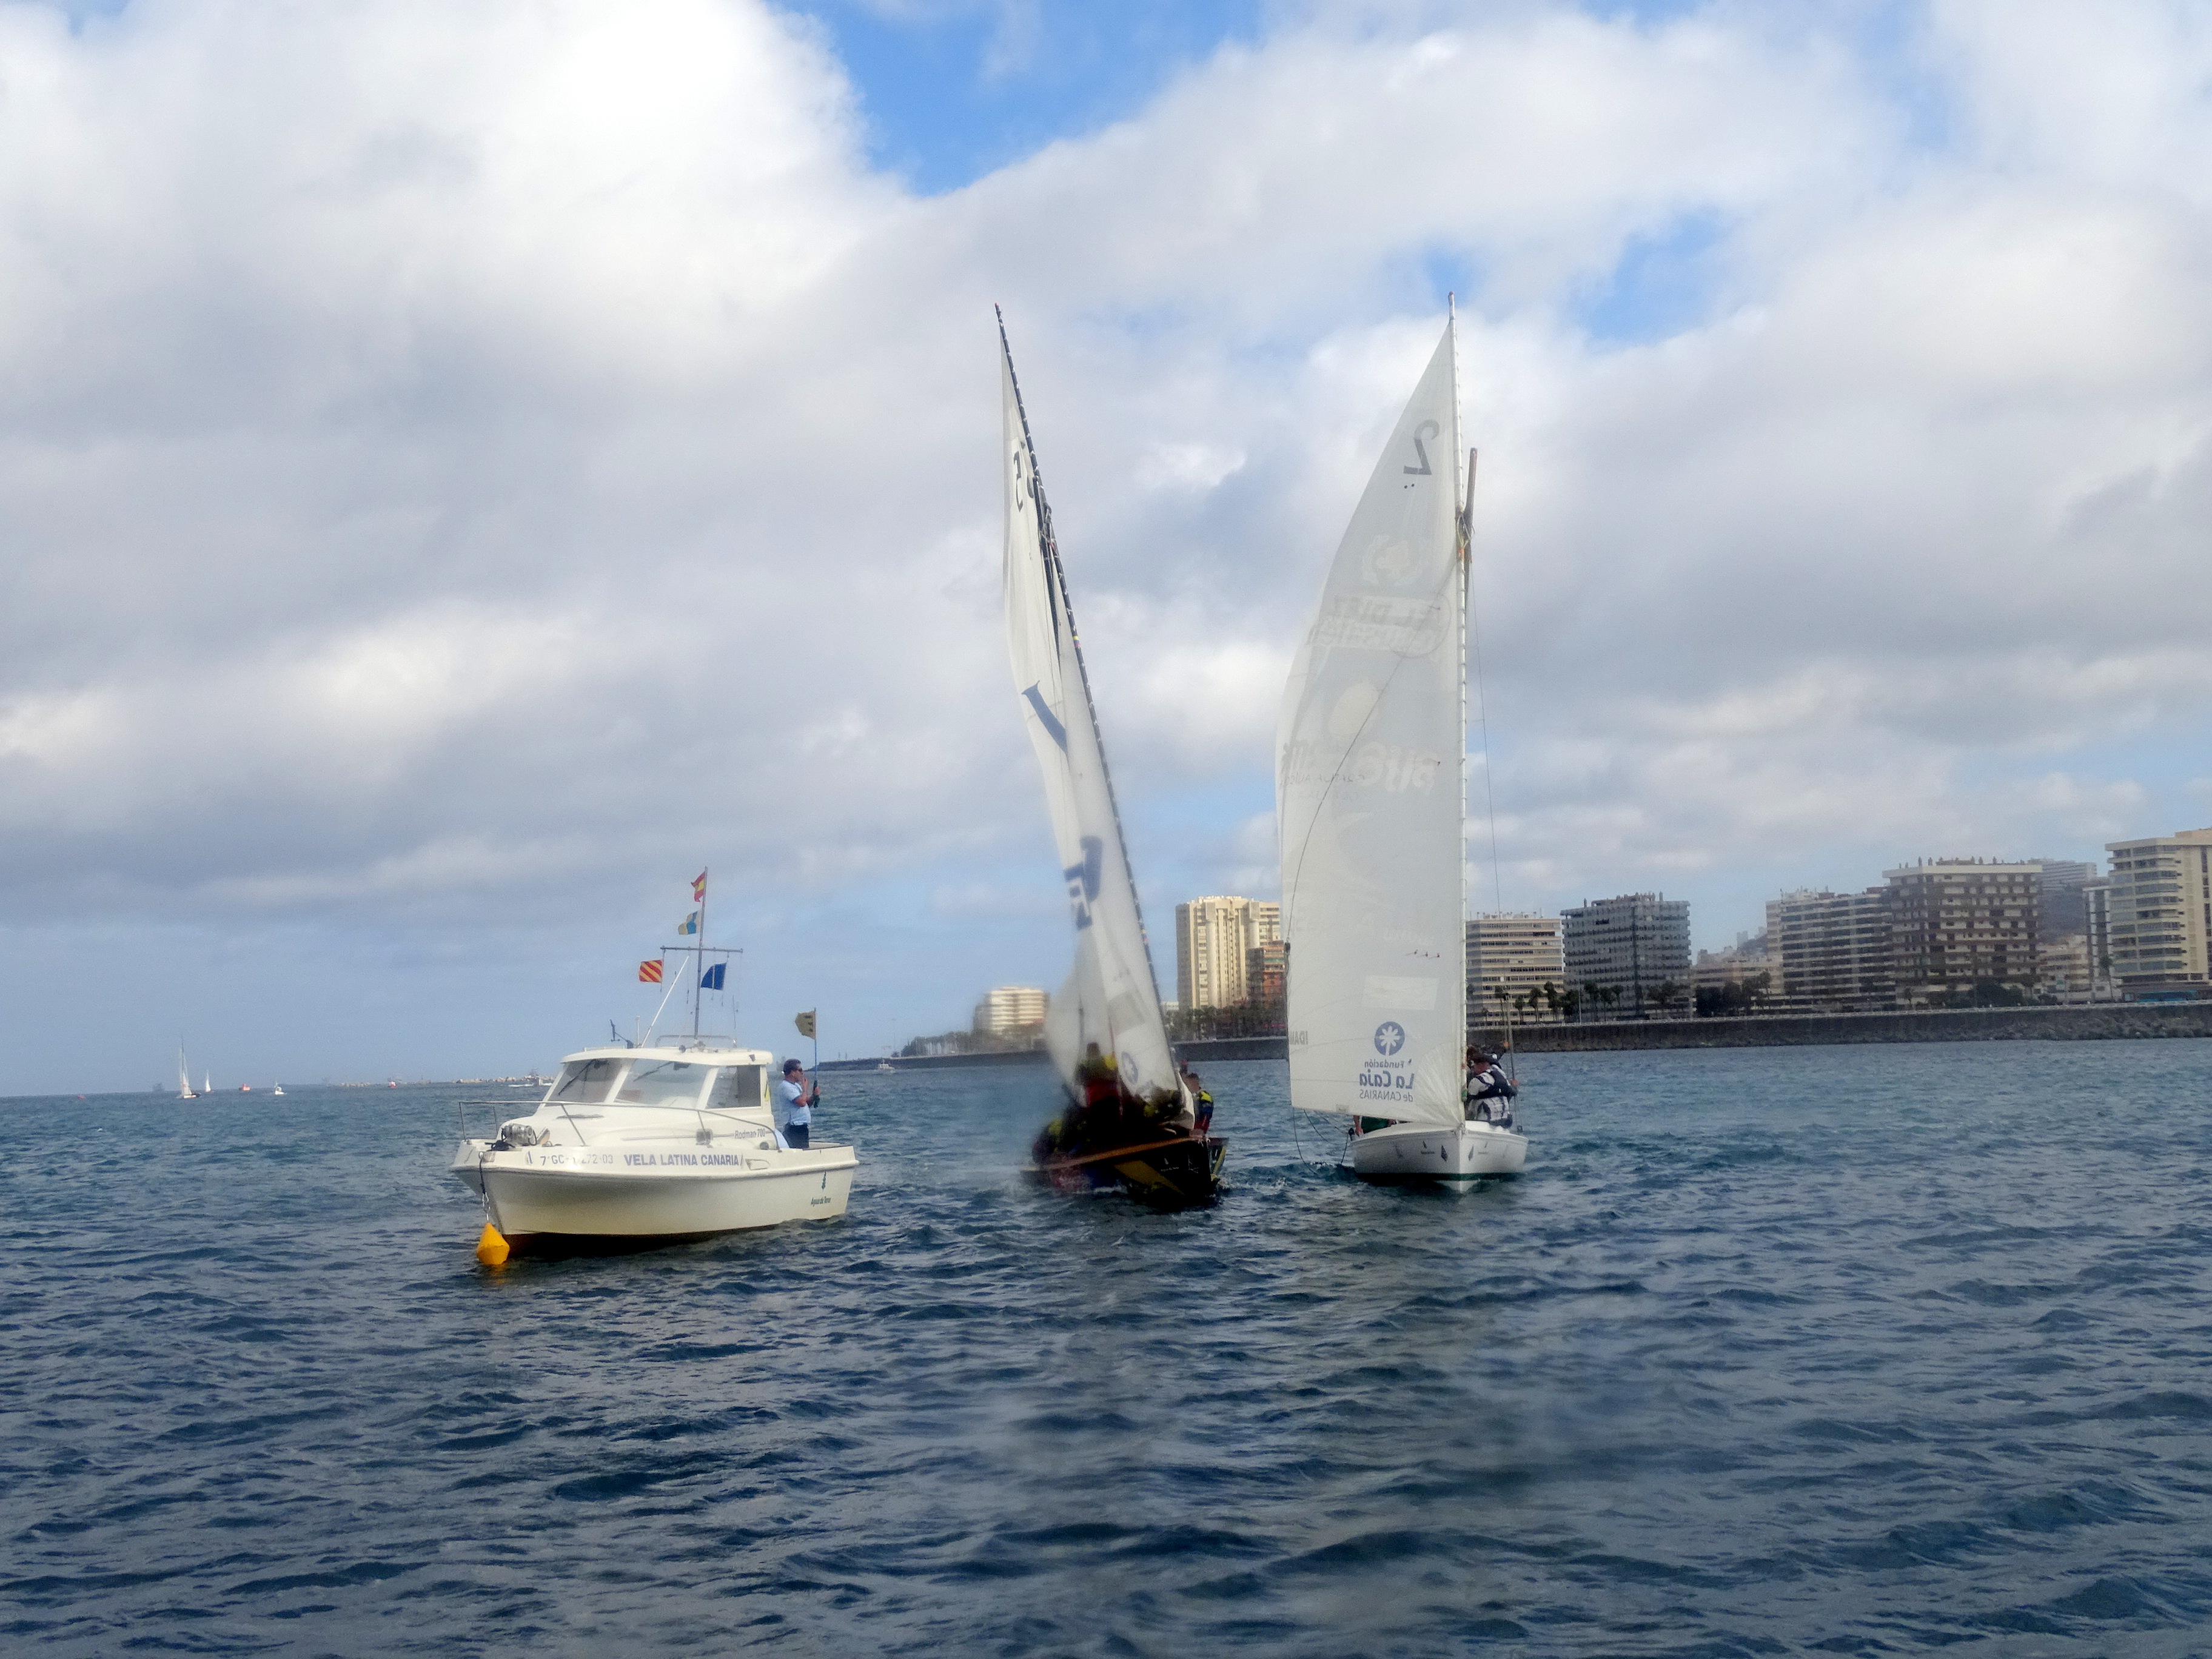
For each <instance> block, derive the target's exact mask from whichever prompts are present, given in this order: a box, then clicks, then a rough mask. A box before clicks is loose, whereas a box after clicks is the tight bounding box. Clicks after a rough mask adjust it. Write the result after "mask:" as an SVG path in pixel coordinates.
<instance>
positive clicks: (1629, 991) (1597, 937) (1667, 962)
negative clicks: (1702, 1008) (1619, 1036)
mask: <svg viewBox="0 0 2212 1659" xmlns="http://www.w3.org/2000/svg"><path fill="white" fill-rule="evenodd" d="M1559 920H1560V921H1561V922H1562V923H1564V924H1565V926H1564V927H1563V928H1562V930H1561V934H1562V937H1561V941H1560V943H1561V948H1562V950H1563V951H1564V953H1565V957H1566V971H1567V978H1568V979H1569V980H1570V981H1571V982H1572V983H1573V985H1574V987H1575V988H1576V990H1577V991H1579V992H1580V993H1581V994H1582V1008H1581V1012H1580V1014H1579V1016H1578V1018H1582V1019H1585V1020H1589V1019H1644V1018H1650V1016H1651V1015H1653V1014H1662V1013H1672V1012H1680V1011H1682V1010H1684V1009H1686V1008H1687V1007H1688V1006H1690V991H1689V985H1690V905H1689V901H1688V900H1686V899H1670V898H1668V896H1666V895H1665V894H1663V893H1624V894H1622V895H1621V896H1620V897H1618V898H1609V899H1591V900H1589V901H1588V902H1585V903H1583V904H1580V905H1577V907H1576V908H1573V909H1571V910H1563V911H1561V912H1560V913H1559Z"/></svg>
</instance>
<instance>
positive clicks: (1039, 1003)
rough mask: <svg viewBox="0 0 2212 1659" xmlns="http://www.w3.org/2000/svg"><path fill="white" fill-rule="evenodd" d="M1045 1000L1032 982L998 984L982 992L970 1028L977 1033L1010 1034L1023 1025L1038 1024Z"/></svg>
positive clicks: (1021, 1028)
mask: <svg viewBox="0 0 2212 1659" xmlns="http://www.w3.org/2000/svg"><path fill="white" fill-rule="evenodd" d="M1049 1000H1050V999H1049V998H1048V997H1047V996H1046V995H1045V994H1044V993H1043V992H1042V991H1041V990H1039V989H1037V987H1035V986H1033V985H1001V986H999V987H996V988H995V989H993V990H989V991H986V992H985V993H984V994H983V1000H981V1002H979V1003H977V1004H976V1005H975V1025H974V1027H973V1029H974V1030H975V1031H976V1032H977V1033H978V1034H979V1035H988V1036H1012V1035H1013V1034H1014V1033H1015V1032H1017V1031H1019V1030H1024V1028H1026V1027H1030V1026H1036V1025H1042V1024H1044V1011H1045V1006H1046V1004H1047V1003H1048V1001H1049Z"/></svg>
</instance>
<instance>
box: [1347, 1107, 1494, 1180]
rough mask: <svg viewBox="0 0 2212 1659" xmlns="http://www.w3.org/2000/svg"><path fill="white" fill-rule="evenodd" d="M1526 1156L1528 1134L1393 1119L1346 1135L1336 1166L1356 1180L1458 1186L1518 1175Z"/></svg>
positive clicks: (1479, 1125)
mask: <svg viewBox="0 0 2212 1659" xmlns="http://www.w3.org/2000/svg"><path fill="white" fill-rule="evenodd" d="M1527 1163H1528V1136H1526V1135H1523V1134H1519V1133H1516V1132H1515V1131H1513V1130H1511V1129H1501V1128H1498V1127H1497V1126H1495V1125H1494V1124H1489V1123H1457V1124H1454V1123H1393V1124H1391V1125H1389V1127H1386V1128H1381V1129H1370V1130H1369V1131H1368V1132H1367V1133H1365V1134H1360V1135H1354V1136H1352V1140H1351V1146H1350V1149H1349V1150H1348V1151H1347V1152H1346V1154H1345V1159H1344V1164H1343V1165H1342V1167H1343V1168H1345V1169H1347V1170H1351V1171H1352V1174H1354V1175H1356V1176H1358V1177H1359V1178H1360V1179H1361V1180H1362V1181H1375V1182H1389V1183H1391V1184H1403V1183H1406V1182H1443V1183H1445V1184H1447V1185H1449V1186H1455V1187H1463V1186H1465V1185H1466V1184H1468V1182H1474V1181H1482V1180H1486V1179H1488V1178H1490V1177H1492V1176H1510V1175H1518V1174H1520V1173H1521V1170H1522V1167H1523V1166H1524V1165H1525V1164H1527Z"/></svg>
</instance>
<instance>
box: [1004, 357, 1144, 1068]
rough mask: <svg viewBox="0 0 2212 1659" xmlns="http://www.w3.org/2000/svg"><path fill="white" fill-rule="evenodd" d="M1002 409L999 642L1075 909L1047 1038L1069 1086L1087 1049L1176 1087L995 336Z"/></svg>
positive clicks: (1043, 510)
mask: <svg viewBox="0 0 2212 1659" xmlns="http://www.w3.org/2000/svg"><path fill="white" fill-rule="evenodd" d="M999 348H1000V379H1001V385H1002V389H1003V392H1004V398H1005V405H1006V450H1005V460H1006V644H1007V648H1008V650H1009V651H1010V653H1012V659H1013V668H1014V690H1015V691H1016V693H1017V694H1018V696H1020V698H1021V703H1022V716H1023V719H1024V721H1025V722H1026V723H1027V725H1028V726H1029V732H1030V742H1031V744H1033V745H1034V746H1035V747H1036V757H1037V764H1038V766H1039V768H1040V769H1042V771H1043V773H1044V793H1045V800H1046V802H1047V804H1048V805H1049V806H1050V808H1051V811H1052V833H1053V839H1054V842H1055V843H1056V844H1057V846H1058V848H1059V849H1060V873H1061V875H1062V876H1063V877H1064V878H1066V882H1067V896H1068V902H1069V905H1070V907H1071V908H1073V912H1074V917H1075V965H1074V967H1073V969H1071V970H1070V972H1069V974H1068V976H1067V982H1066V984H1064V985H1062V986H1061V987H1060V990H1059V991H1058V993H1056V994H1054V998H1053V1000H1052V1004H1051V1007H1050V1010H1049V1012H1048V1015H1047V1017H1046V1021H1045V1041H1046V1044H1047V1046H1048V1048H1050V1049H1051V1050H1052V1055H1053V1059H1054V1061H1055V1062H1056V1063H1057V1064H1058V1066H1059V1067H1060V1076H1061V1078H1062V1079H1064V1080H1066V1081H1067V1082H1068V1083H1069V1084H1070V1085H1073V1082H1074V1080H1075V1068H1076V1066H1077V1065H1078V1064H1079V1062H1080V1061H1081V1060H1082V1057H1083V1054H1084V1050H1085V1047H1086V1045H1088V1044H1090V1043H1093V1042H1095V1043H1097V1045H1098V1047H1099V1050H1100V1052H1101V1053H1102V1054H1111V1055H1113V1056H1114V1057H1115V1062H1116V1065H1117V1066H1118V1068H1119V1070H1120V1073H1121V1082H1122V1084H1123V1085H1125V1086H1126V1087H1127V1089H1128V1090H1129V1091H1131V1092H1132V1093H1133V1094H1135V1095H1137V1096H1139V1097H1156V1096H1158V1095H1159V1094H1162V1093H1173V1092H1175V1091H1177V1090H1178V1088H1179V1085H1178V1084H1177V1082H1176V1075H1175V1066H1174V1063H1173V1057H1172V1055H1171V1054H1170V1051H1169V1048H1168V1036H1167V1025H1166V1022H1165V1021H1164V1019H1163V1018H1161V1014H1160V996H1159V990H1158V987H1157V985H1156V984H1155V983H1154V981H1153V979H1152V957H1151V952H1150V951H1149V950H1148V948H1147V946H1146V939H1145V924H1144V919H1143V917H1142V915H1140V914H1139V910H1138V908H1137V889H1136V884H1135V883H1134V882H1133V880H1132V879H1131V878H1130V875H1129V856H1128V849H1127V848H1126V847H1125V846H1124V845H1123V843H1122V840H1121V817H1120V815H1119V813H1118V812H1117V811H1116V810H1115V804H1114V787H1113V783H1112V781H1111V780H1110V779H1109V777H1108V776H1107V774H1106V756H1105V751H1104V750H1103V748H1102V747H1101V746H1100V744H1099V741H1098V721H1097V714H1096V713H1095V712H1094V711H1093V709H1092V708H1091V687H1090V684H1089V681H1088V679H1087V678H1086V676H1085V672H1084V667H1083V650H1082V647H1081V646H1080V645H1079V643H1078V641H1077V639H1076V635H1075V621H1074V618H1073V616H1072V615H1071V613H1070V611H1069V610H1068V604H1067V586H1066V581H1065V580H1063V578H1062V576H1061V574H1060V552H1059V549H1058V547H1057V546H1056V545H1055V544H1054V540H1053V534H1052V509H1051V508H1050V507H1048V506H1047V505H1046V503H1045V497H1044V488H1043V486H1042V484H1041V483H1039V482H1038V479H1037V471H1036V449H1035V447H1033V446H1032V445H1031V444H1030V436H1029V422H1028V420H1027V417H1026V416H1024V413H1023V411H1022V404H1021V392H1020V390H1019V389H1018V387H1017V386H1015V384H1014V360H1013V354H1012V351H1011V350H1009V349H1007V346H1006V331H1005V329H1004V326H1003V325H1002V326H1001V327H1000V334H999Z"/></svg>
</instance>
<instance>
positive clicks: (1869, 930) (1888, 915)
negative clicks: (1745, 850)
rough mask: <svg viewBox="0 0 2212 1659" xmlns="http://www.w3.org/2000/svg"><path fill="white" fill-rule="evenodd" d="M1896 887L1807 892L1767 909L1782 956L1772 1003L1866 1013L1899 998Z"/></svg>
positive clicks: (1772, 947) (1771, 936)
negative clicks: (1893, 892)
mask: <svg viewBox="0 0 2212 1659" xmlns="http://www.w3.org/2000/svg"><path fill="white" fill-rule="evenodd" d="M1766 939H1767V949H1768V951H1769V952H1770V953H1771V955H1772V956H1773V957H1775V958H1776V969H1775V971H1774V981H1775V983H1774V985H1773V991H1774V993H1775V994H1776V997H1775V1000H1773V1001H1771V1002H1770V1004H1769V1006H1787V1007H1790V1008H1796V1009H1803V1010H1806V1011H1808V1012H1809V1011H1813V1010H1823V1011H1834V1012H1869V1011H1871V1010H1874V1009H1878V1008H1888V1007H1893V1006H1895V1004H1896V1001H1897V967H1896V957H1895V951H1894V946H1893V922H1892V907H1891V901H1890V890H1889V889H1888V888H1886V887H1869V888H1867V889H1865V890H1863V891H1861V892H1857V893H1830V892H1818V893H1815V892H1810V891H1806V890H1799V891H1797V892H1795V893H1784V895H1783V896H1781V897H1780V898H1778V899H1771V900H1769V901H1768V902H1767V906H1766Z"/></svg>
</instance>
